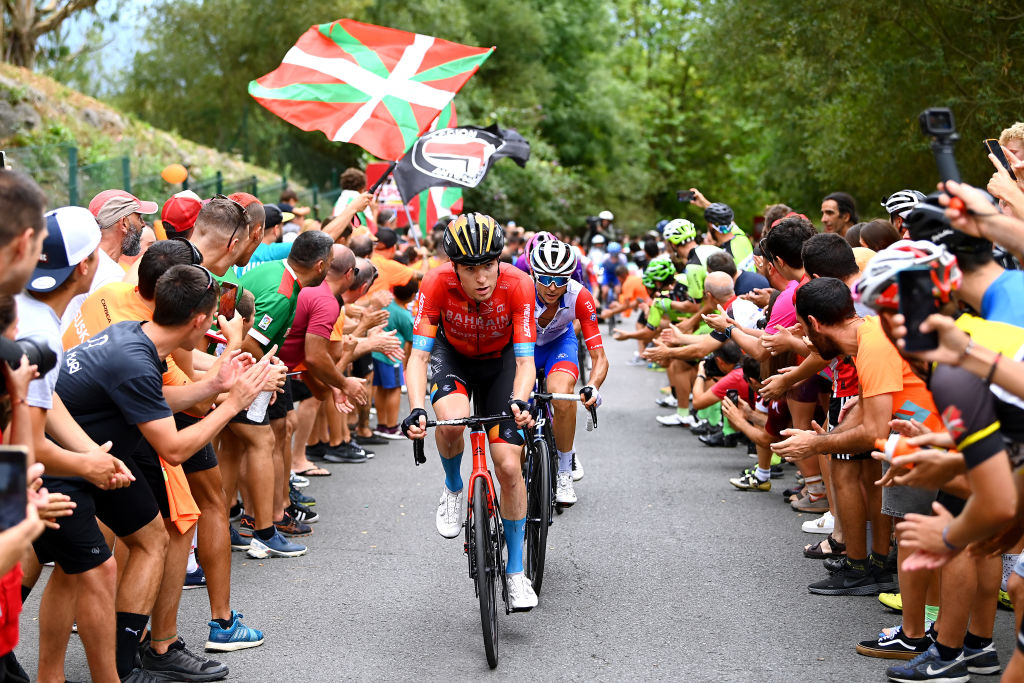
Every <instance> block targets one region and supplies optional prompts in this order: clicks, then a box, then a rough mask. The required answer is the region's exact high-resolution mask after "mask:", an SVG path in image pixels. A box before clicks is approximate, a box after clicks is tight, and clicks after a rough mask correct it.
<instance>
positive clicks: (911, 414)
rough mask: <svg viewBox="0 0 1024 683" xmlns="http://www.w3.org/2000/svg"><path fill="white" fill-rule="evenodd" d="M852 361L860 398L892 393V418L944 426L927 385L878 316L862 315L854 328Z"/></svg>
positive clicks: (932, 426) (935, 426)
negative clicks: (858, 324) (916, 373)
mask: <svg viewBox="0 0 1024 683" xmlns="http://www.w3.org/2000/svg"><path fill="white" fill-rule="evenodd" d="M853 362H854V365H856V366H857V377H858V380H859V381H860V392H861V395H862V396H863V397H864V398H871V397H872V396H879V395H881V394H892V416H893V418H894V419H899V420H911V419H913V420H917V421H918V422H922V423H924V424H925V425H926V426H927V427H928V428H929V429H932V430H934V431H938V430H942V429H945V427H944V426H943V424H942V421H941V420H940V419H939V416H938V414H937V413H938V411H937V410H936V408H935V401H934V400H932V394H931V392H930V391H928V387H927V385H926V384H925V382H924V380H923V379H921V378H920V377H918V376H917V375H915V374H914V371H913V370H912V369H911V368H910V363H908V362H907V361H906V360H904V358H903V357H902V356H900V354H899V351H897V350H896V347H895V346H893V344H892V342H891V341H889V338H888V337H887V336H885V330H883V329H882V323H881V321H879V319H878V316H875V315H873V316H870V317H868V318H865V319H864V322H863V323H862V324H861V326H860V327H859V328H857V355H856V356H855V357H854V359H853Z"/></svg>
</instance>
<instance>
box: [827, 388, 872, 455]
mask: <svg viewBox="0 0 1024 683" xmlns="http://www.w3.org/2000/svg"><path fill="white" fill-rule="evenodd" d="M854 398H856V396H855V395H854V396H840V397H836V396H833V397H832V398H830V399H829V401H828V424H829V430H832V429H835V428H836V427H837V426H838V425H839V413H841V412H842V410H843V406H845V405H846V404H847V403H849V402H850V400H852V399H854ZM832 457H833V458H835V459H836V460H870V459H871V451H865V452H863V453H854V454H850V453H833V454H832Z"/></svg>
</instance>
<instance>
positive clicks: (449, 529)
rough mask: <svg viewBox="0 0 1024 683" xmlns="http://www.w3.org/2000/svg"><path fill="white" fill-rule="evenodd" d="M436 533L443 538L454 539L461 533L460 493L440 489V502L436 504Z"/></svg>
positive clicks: (443, 488)
mask: <svg viewBox="0 0 1024 683" xmlns="http://www.w3.org/2000/svg"><path fill="white" fill-rule="evenodd" d="M435 522H436V523H437V533H439V534H441V535H442V536H444V537H445V538H455V537H456V536H458V535H459V532H460V531H462V491H455V492H452V491H449V490H448V487H447V486H444V487H442V489H441V500H440V501H439V502H438V504H437V516H436V518H435Z"/></svg>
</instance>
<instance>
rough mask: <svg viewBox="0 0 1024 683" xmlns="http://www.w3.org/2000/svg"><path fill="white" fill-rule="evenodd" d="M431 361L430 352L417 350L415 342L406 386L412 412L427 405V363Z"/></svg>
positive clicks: (407, 370) (406, 368) (406, 377)
mask: <svg viewBox="0 0 1024 683" xmlns="http://www.w3.org/2000/svg"><path fill="white" fill-rule="evenodd" d="M429 360H430V352H429V351H424V350H423V349H419V348H416V346H415V342H413V349H412V353H410V354H409V363H408V365H406V367H405V386H406V388H407V389H408V391H409V409H410V410H415V409H416V408H422V407H423V406H424V404H425V403H426V399H425V398H424V397H425V396H426V395H427V362H428V361H429Z"/></svg>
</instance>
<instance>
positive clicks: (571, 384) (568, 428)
mask: <svg viewBox="0 0 1024 683" xmlns="http://www.w3.org/2000/svg"><path fill="white" fill-rule="evenodd" d="M575 387H576V378H575V377H573V376H572V375H571V374H569V373H568V372H562V371H559V370H556V371H554V372H552V373H551V374H549V375H548V376H547V389H548V391H550V392H551V393H553V394H571V393H573V389H574V388H575ZM551 407H552V409H554V411H555V447H556V448H557V449H558V450H559V451H561V452H563V453H568V452H569V451H571V450H572V444H573V439H574V438H575V437H576V401H552V402H551Z"/></svg>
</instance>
